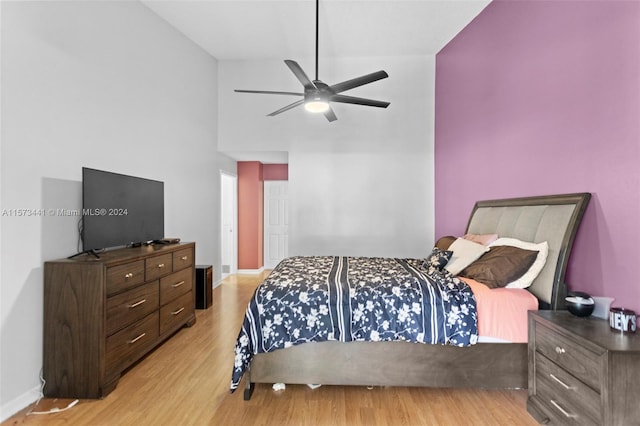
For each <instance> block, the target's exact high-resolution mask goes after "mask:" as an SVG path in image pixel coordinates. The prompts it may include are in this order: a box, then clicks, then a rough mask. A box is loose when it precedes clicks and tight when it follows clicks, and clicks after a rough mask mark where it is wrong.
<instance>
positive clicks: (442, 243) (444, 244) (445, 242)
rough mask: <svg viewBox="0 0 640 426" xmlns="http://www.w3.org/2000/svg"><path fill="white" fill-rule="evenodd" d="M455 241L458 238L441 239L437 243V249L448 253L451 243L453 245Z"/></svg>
mask: <svg viewBox="0 0 640 426" xmlns="http://www.w3.org/2000/svg"><path fill="white" fill-rule="evenodd" d="M455 240H456V237H451V236H448V237H441V238H440V239H439V240H438V241H436V247H438V248H439V249H440V250H443V251H446V250H447V249H448V248H449V246H450V245H451V243H453V242H454V241H455Z"/></svg>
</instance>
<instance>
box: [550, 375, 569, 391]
mask: <svg viewBox="0 0 640 426" xmlns="http://www.w3.org/2000/svg"><path fill="white" fill-rule="evenodd" d="M549 376H550V377H551V378H552V379H553V380H555V381H556V382H558V383H560V384H561V385H562V387H564V388H565V389H567V390H569V389H575V388H574V387H573V386H569V385H568V384H566V383H565V382H563V381H562V380H560V379H558V378H557V377H556V376H554V375H553V374H551V373H549Z"/></svg>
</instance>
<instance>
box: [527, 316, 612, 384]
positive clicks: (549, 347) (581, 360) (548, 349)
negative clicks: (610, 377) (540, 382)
mask: <svg viewBox="0 0 640 426" xmlns="http://www.w3.org/2000/svg"><path fill="white" fill-rule="evenodd" d="M535 345H536V348H535V349H536V351H537V352H540V353H541V354H543V355H544V356H546V357H547V358H548V359H550V360H551V361H553V362H555V363H556V364H558V365H559V366H560V367H562V368H563V369H565V370H566V371H568V372H570V373H571V374H573V375H574V376H575V377H577V378H578V379H580V380H581V381H583V382H584V383H586V384H587V385H589V386H590V387H591V388H593V389H596V390H599V389H600V370H601V368H600V355H599V354H596V353H594V352H592V351H590V350H589V349H587V348H585V347H584V346H581V345H580V344H579V343H577V342H575V341H574V340H572V339H571V338H570V337H569V336H566V335H560V334H558V333H556V332H555V331H553V330H551V329H549V328H547V327H544V326H542V325H540V324H536V329H535Z"/></svg>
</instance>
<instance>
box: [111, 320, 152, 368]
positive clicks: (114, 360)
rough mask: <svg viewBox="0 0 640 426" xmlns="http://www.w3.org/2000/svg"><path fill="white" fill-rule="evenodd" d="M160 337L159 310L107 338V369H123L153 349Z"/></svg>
mask: <svg viewBox="0 0 640 426" xmlns="http://www.w3.org/2000/svg"><path fill="white" fill-rule="evenodd" d="M157 339H158V312H157V311H156V312H154V313H152V314H149V315H147V316H146V317H145V318H143V319H142V320H140V321H138V322H136V323H134V324H132V325H130V326H129V327H127V328H125V329H123V330H120V331H119V332H117V333H116V334H114V335H113V336H111V337H108V338H107V349H106V356H105V363H106V370H107V371H110V370H112V369H116V368H117V369H123V368H126V367H127V366H129V365H131V364H132V363H133V362H134V361H136V360H138V359H139V358H140V357H141V356H142V355H143V354H144V353H145V352H146V351H148V350H149V349H151V348H152V347H153V346H154V345H155V344H156V342H157Z"/></svg>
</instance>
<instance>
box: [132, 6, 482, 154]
mask: <svg viewBox="0 0 640 426" xmlns="http://www.w3.org/2000/svg"><path fill="white" fill-rule="evenodd" d="M489 2H490V0H386V1H384V0H374V1H371V0H321V1H320V8H319V33H320V36H319V56H320V63H322V58H357V57H388V56H412V55H435V54H436V53H437V52H438V51H439V50H440V49H442V48H443V47H444V46H445V45H446V44H447V43H448V42H449V41H450V40H451V39H452V38H453V37H454V36H455V35H456V34H457V33H458V32H460V31H461V30H462V29H463V28H464V27H465V26H466V25H467V24H468V23H469V22H471V20H473V19H474V18H475V17H476V16H477V15H478V14H479V13H480V12H481V11H482V10H483V9H484V8H485V7H486V6H487V5H488V4H489ZM142 3H143V4H145V5H146V6H147V7H149V8H150V9H151V10H153V11H154V12H155V13H157V14H158V15H159V16H160V17H162V18H163V19H165V20H166V21H167V22H168V23H169V24H170V25H172V26H173V27H175V28H176V29H178V30H179V31H180V32H182V33H183V34H184V35H186V36H187V37H188V38H189V39H191V40H192V41H194V42H195V43H196V44H198V45H199V46H200V47H202V48H203V49H204V50H206V51H207V52H209V53H210V54H211V55H212V56H213V57H215V58H217V59H218V60H222V61H225V60H240V61H244V60H274V59H277V60H284V59H293V60H302V59H303V58H309V57H313V55H314V54H315V53H314V52H315V0H282V1H269V0H253V1H247V0H234V1H222V0H142ZM306 71H307V73H308V74H309V76H310V77H312V78H313V69H307V70H306ZM321 73H322V72H321ZM226 154H227V155H229V156H231V157H232V158H234V159H236V160H238V161H248V160H256V161H262V162H263V163H287V162H288V158H287V157H288V154H287V153H286V152H261V153H256V152H226Z"/></svg>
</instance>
